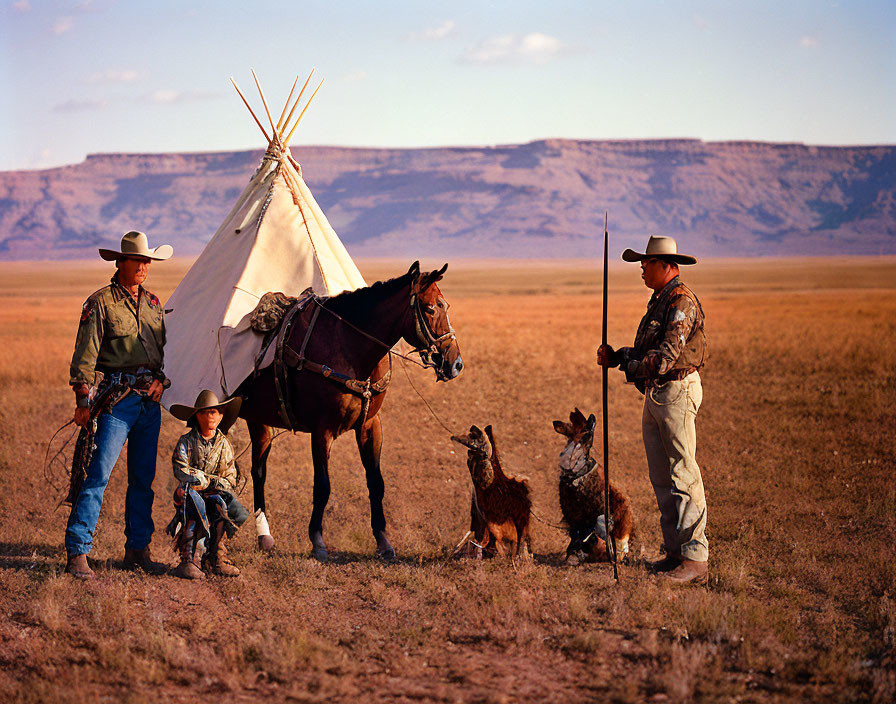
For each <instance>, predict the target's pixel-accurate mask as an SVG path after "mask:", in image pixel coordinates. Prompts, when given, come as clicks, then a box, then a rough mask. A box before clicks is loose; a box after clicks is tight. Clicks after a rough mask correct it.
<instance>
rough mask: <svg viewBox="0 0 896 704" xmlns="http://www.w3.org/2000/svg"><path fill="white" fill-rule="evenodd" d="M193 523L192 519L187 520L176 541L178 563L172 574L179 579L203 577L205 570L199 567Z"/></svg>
mask: <svg viewBox="0 0 896 704" xmlns="http://www.w3.org/2000/svg"><path fill="white" fill-rule="evenodd" d="M195 525H196V524H195V522H194V521H187V525H185V526H184V529H183V532H182V533H181V534H180V536H179V538H178V541H177V548H178V551H179V552H180V564H179V565H178V566H177V568H176V569H175V570H174V575H175V576H176V577H180V578H181V579H205V572H203V571H202V570H201V569H199V565H198V559H197V556H196V540H195V535H196V534H195Z"/></svg>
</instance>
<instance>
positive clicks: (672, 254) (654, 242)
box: [622, 235, 697, 264]
mask: <svg viewBox="0 0 896 704" xmlns="http://www.w3.org/2000/svg"><path fill="white" fill-rule="evenodd" d="M622 258H623V259H624V260H625V261H627V262H640V261H641V260H643V259H650V258H656V259H665V260H666V261H667V262H675V263H676V264H696V263H697V257H692V256H691V255H690V254H679V253H678V245H677V244H676V242H675V240H673V239H672V238H671V237H657V236H656V235H651V236H650V239H649V240H648V241H647V250H646V251H645V252H644V254H640V253H639V252H636V251H635V250H633V249H627V250H625V251H624V252H623V253H622Z"/></svg>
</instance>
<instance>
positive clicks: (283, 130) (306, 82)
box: [280, 68, 314, 142]
mask: <svg viewBox="0 0 896 704" xmlns="http://www.w3.org/2000/svg"><path fill="white" fill-rule="evenodd" d="M313 75H314V69H313V68H312V69H311V73H309V74H308V78H306V79H305V85H303V86H302V90H300V91H299V97H298V98H296V102H294V103H293V105H292V110H290V111H289V116H288V117H287V118H286V120H284V121H283V126H282V128H281V129H280V136H281V137H283V133H284V132H285V131H286V128H287V127H288V126H289V121H290V120H291V119H292V114H293V113H294V112H295V111H296V108H297V107H299V101H300V100H301V99H302V93H304V92H305V89H306V88H307V87H308V81H310V80H311V76H313ZM287 102H288V101H287ZM280 141H281V142H282V141H283V140H282V139H281V140H280Z"/></svg>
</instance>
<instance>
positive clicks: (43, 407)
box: [0, 258, 896, 702]
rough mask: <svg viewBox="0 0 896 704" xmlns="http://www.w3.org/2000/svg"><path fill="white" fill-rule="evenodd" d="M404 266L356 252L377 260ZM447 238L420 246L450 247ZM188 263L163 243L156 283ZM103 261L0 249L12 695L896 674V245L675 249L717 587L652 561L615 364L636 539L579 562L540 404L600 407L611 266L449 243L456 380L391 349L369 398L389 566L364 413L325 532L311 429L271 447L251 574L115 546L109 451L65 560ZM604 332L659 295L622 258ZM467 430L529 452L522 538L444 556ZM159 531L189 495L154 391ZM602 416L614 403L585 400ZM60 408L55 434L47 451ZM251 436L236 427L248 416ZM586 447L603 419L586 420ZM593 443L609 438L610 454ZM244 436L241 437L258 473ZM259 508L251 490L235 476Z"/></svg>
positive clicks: (818, 691) (511, 694)
mask: <svg viewBox="0 0 896 704" xmlns="http://www.w3.org/2000/svg"><path fill="white" fill-rule="evenodd" d="M409 264H410V262H386V261H362V262H361V263H360V265H361V269H362V271H363V273H364V274H365V277H366V278H367V280H368V281H374V280H377V279H381V278H388V277H390V276H395V275H399V274H401V273H403V272H404V271H406V270H407V267H408V265H409ZM441 264H442V262H441V261H428V262H424V265H429V266H430V267H431V268H434V267H436V266H438V265H441ZM187 266H188V262H178V261H177V260H175V261H172V262H168V263H157V264H153V266H152V268H151V271H150V277H149V281H148V287H149V288H150V289H151V290H153V291H155V292H156V293H157V294H158V295H159V296H160V297H161V298H162V299H163V300H165V299H166V298H167V296H168V295H169V294H170V293H171V291H172V290H173V289H174V287H175V286H176V284H177V282H178V280H179V279H180V277H181V276H182V275H183V273H184V272H185V271H186V268H187ZM111 273H112V268H111V266H109V265H105V266H104V265H102V264H101V263H82V264H59V263H48V264H38V263H27V264H26V263H22V264H0V399H2V403H0V424H2V430H3V433H2V437H3V442H2V443H0V479H2V484H0V612H2V616H0V664H2V672H0V698H2V699H3V700H4V701H18V702H53V701H65V702H78V701H84V702H87V701H91V702H92V701H98V700H101V701H133V702H141V701H154V702H168V701H171V702H176V701H195V700H197V699H200V698H205V699H208V698H211V699H214V700H226V701H232V702H242V701H257V700H260V699H262V698H265V699H270V700H271V701H299V702H318V701H320V702H323V701H359V700H364V701H368V702H380V701H383V702H410V701H436V702H528V701H531V702H536V701H538V702H543V701H556V702H587V701H632V702H634V701H644V700H651V701H756V702H771V701H775V702H778V701H785V702H787V701H791V702H798V701H824V702H830V701H879V702H889V701H892V700H893V698H894V696H896V654H894V650H896V554H894V544H896V483H894V467H896V442H894V431H896V295H894V294H896V259H893V258H876V259H874V258H854V259H853V258H848V259H839V260H832V259H805V260H750V261H747V260H731V261H722V260H707V261H705V262H701V263H700V265H698V266H697V267H694V268H692V269H688V270H685V272H684V273H685V280H686V281H687V282H688V283H690V284H692V287H693V288H694V289H695V291H696V292H697V294H698V295H699V296H700V298H701V300H702V302H703V305H704V308H705V311H706V316H707V335H708V339H709V345H710V357H709V360H708V363H707V366H706V369H705V371H704V373H703V382H704V392H705V397H704V401H703V406H702V408H701V410H700V413H699V416H698V421H697V427H698V454H697V458H698V461H699V463H700V466H701V468H702V471H703V476H704V482H705V485H706V492H707V503H708V512H709V513H708V515H709V522H708V537H709V540H710V555H711V557H710V570H711V578H710V585H709V587H708V588H706V589H703V588H690V589H673V588H669V587H668V586H665V585H663V584H658V583H657V582H656V581H655V580H654V579H652V578H650V577H648V575H647V572H646V570H645V566H644V561H645V559H647V558H651V557H654V556H656V555H657V554H658V546H659V542H660V533H659V526H658V518H657V511H656V506H655V501H654V497H653V493H652V490H651V488H650V485H649V482H648V479H647V471H646V465H645V460H644V454H643V448H642V445H641V439H640V412H641V411H640V407H641V397H640V395H639V394H638V392H637V391H636V390H635V388H634V387H632V386H628V385H625V384H624V383H623V379H622V378H621V375H619V374H618V372H615V371H611V374H610V384H609V404H610V415H609V422H610V434H609V438H610V469H611V475H612V476H613V478H614V480H615V481H616V482H618V483H619V484H620V485H621V486H622V487H624V489H625V490H626V491H627V492H628V493H629V494H630V496H631V498H632V503H633V507H634V510H635V512H636V518H637V522H638V531H639V539H638V540H637V541H636V543H635V545H634V548H633V552H632V555H631V557H630V559H629V561H628V562H627V563H626V564H624V565H623V566H622V568H621V570H620V580H619V583H618V584H616V583H614V581H613V578H612V569H611V568H610V567H609V566H608V565H606V564H605V565H586V566H580V567H575V568H571V567H567V566H564V565H563V564H562V556H563V553H564V549H565V546H566V541H565V539H564V536H563V534H562V532H561V531H559V530H557V529H556V528H554V527H552V526H550V525H547V523H557V522H559V519H560V515H559V508H558V500H557V476H558V470H557V457H558V454H559V452H560V451H561V449H562V447H563V439H562V438H561V437H560V436H559V435H557V434H556V433H554V432H553V429H552V427H551V421H552V420H554V419H558V418H566V417H567V416H568V414H569V412H570V411H571V410H572V409H573V408H574V407H579V408H580V409H582V411H584V412H585V413H586V414H587V413H590V412H594V413H596V414H597V415H598V417H599V413H600V393H601V391H600V373H599V369H598V367H597V366H596V365H595V362H594V359H595V349H596V347H597V345H598V344H599V340H600V286H601V275H600V272H599V270H598V267H597V264H596V263H594V262H590V263H589V262H586V263H582V262H575V263H574V262H545V263H535V262H492V261H458V262H452V263H451V265H450V266H449V269H448V272H447V274H446V277H445V279H444V281H443V282H442V283H441V288H442V290H443V292H444V294H445V296H446V298H447V299H448V301H449V302H450V303H451V306H452V307H451V311H450V314H451V319H452V323H453V325H454V327H455V328H456V329H457V333H458V338H459V342H460V346H461V351H462V354H463V358H464V360H465V364H466V369H465V371H464V374H463V376H462V377H461V378H460V379H458V380H456V381H454V382H451V383H448V384H441V383H440V384H436V383H435V381H434V379H433V375H432V372H431V371H429V370H421V369H419V368H417V367H414V366H410V365H406V364H403V363H402V362H401V361H400V360H396V364H395V373H394V380H393V383H392V386H391V388H390V390H389V395H388V397H387V400H386V404H385V407H384V409H383V411H382V419H383V425H384V430H385V436H386V440H385V445H384V452H383V474H384V477H385V481H386V516H387V519H388V521H389V529H388V530H389V534H390V538H391V540H392V543H393V545H394V546H395V548H396V550H397V551H398V554H399V561H398V562H397V563H396V564H383V563H381V562H379V561H377V560H375V559H374V558H373V549H374V542H373V539H372V536H371V534H370V529H369V511H368V501H367V492H366V486H365V484H364V474H363V470H362V468H361V465H360V461H359V460H358V457H357V451H356V448H355V444H354V439H353V437H352V436H351V435H348V436H344V437H343V438H341V439H340V440H338V441H337V442H336V444H335V446H334V450H333V455H332V461H331V481H332V485H333V492H332V496H331V499H330V504H329V507H328V510H327V514H326V517H325V522H324V529H325V536H326V538H327V540H328V542H329V545H330V547H331V549H333V550H335V551H336V552H337V556H336V558H335V559H334V560H333V561H332V562H330V563H327V564H320V563H318V562H315V561H314V560H312V559H311V558H310V557H309V543H308V540H307V536H306V533H307V530H306V526H307V522H308V517H309V515H310V510H311V476H312V470H311V461H310V450H309V447H308V438H307V436H303V435H296V436H292V435H290V434H283V435H281V436H280V437H278V438H277V440H276V441H275V443H274V448H273V451H272V454H271V458H270V460H269V463H268V467H269V478H268V484H267V487H268V489H267V496H268V508H269V511H268V513H269V519H270V522H271V528H272V532H273V534H274V537H275V539H276V540H277V549H276V551H275V552H274V553H272V554H261V553H259V552H257V551H256V550H255V549H254V545H255V538H254V531H253V529H252V526H251V525H249V524H247V525H246V527H245V528H244V529H243V530H242V531H240V533H239V534H238V535H237V537H236V539H235V540H234V550H233V557H234V561H235V562H236V564H237V565H238V566H239V567H240V568H241V569H242V571H243V573H242V576H241V577H239V578H237V579H230V580H228V579H225V578H216V579H209V580H208V581H206V582H203V583H198V584H197V583H186V582H184V581H181V580H178V579H177V578H175V577H173V576H170V575H168V576H162V577H155V578H153V577H147V576H142V575H137V574H132V573H129V572H125V571H123V570H121V569H120V568H119V566H118V563H119V561H120V559H121V557H122V554H123V543H124V536H123V525H124V524H123V519H124V491H125V487H126V471H125V467H124V464H123V462H122V461H120V462H119V465H118V466H117V467H116V469H115V471H114V472H113V475H112V479H111V482H110V484H109V487H108V489H107V492H106V498H105V502H104V505H103V512H102V515H101V517H100V523H99V528H98V533H97V536H96V540H95V548H94V551H93V553H92V555H91V557H93V558H96V559H97V560H98V561H99V563H100V568H101V569H100V571H99V573H98V574H99V578H98V579H97V580H96V581H95V582H92V583H79V582H76V581H74V580H73V579H71V578H70V577H68V576H66V575H64V574H63V573H62V570H63V566H64V560H65V555H64V548H63V533H64V527H65V521H66V518H67V513H68V512H67V510H66V509H65V508H61V509H58V510H55V507H56V505H57V503H58V501H59V499H60V498H61V495H62V494H63V493H64V485H65V482H66V481H67V477H66V476H65V471H64V468H62V466H61V465H60V464H58V463H57V464H56V465H54V466H52V467H51V468H50V469H49V470H45V467H44V458H45V453H46V450H47V443H48V440H49V439H50V437H51V436H52V435H53V433H54V431H55V430H56V429H57V428H58V427H59V426H61V425H62V424H63V423H65V422H66V421H68V420H69V419H70V418H71V413H72V405H73V397H72V394H71V392H70V390H69V388H68V386H67V380H68V363H69V359H70V355H71V350H72V345H73V341H74V334H75V330H76V324H77V320H78V314H79V310H80V305H81V303H82V302H83V300H84V298H86V296H87V295H88V294H89V293H91V292H92V291H94V290H95V289H97V288H99V287H101V286H102V285H104V284H105V282H106V281H107V280H108V277H109V276H110V275H111ZM609 288H610V313H609V341H610V343H611V344H614V345H617V346H618V345H621V344H630V341H631V339H632V338H633V336H634V332H635V328H636V326H637V323H638V320H639V319H640V316H641V314H642V313H643V310H644V307H645V304H646V301H647V298H648V296H649V292H648V291H647V290H646V289H645V288H644V287H643V285H642V284H641V281H640V278H639V273H638V270H637V267H636V266H634V265H632V266H625V265H622V264H614V265H613V266H612V268H611V271H610V280H609ZM415 388H416V389H417V390H418V391H419V392H420V393H421V394H422V395H423V396H424V397H425V398H426V399H427V401H428V402H429V404H430V405H431V406H432V408H433V409H434V411H435V412H436V413H437V414H438V416H439V418H440V419H441V420H442V422H444V423H445V425H447V426H448V427H449V428H450V429H451V430H452V431H453V432H455V433H459V432H462V431H465V430H466V429H468V428H469V426H470V424H472V423H476V424H478V425H480V426H483V425H485V424H489V423H491V424H492V425H493V426H494V428H495V433H496V436H497V442H498V443H499V449H500V450H501V451H502V453H503V455H504V459H505V463H506V465H507V467H509V468H510V469H511V470H512V471H513V472H514V473H517V474H524V475H527V476H528V477H529V478H530V482H531V487H532V492H533V495H534V503H535V510H536V511H537V513H538V515H539V516H540V517H541V518H542V519H544V521H546V523H545V522H541V521H538V520H533V537H532V548H533V552H534V554H535V557H534V560H533V561H532V562H530V563H523V564H517V565H512V564H510V563H509V562H503V561H500V560H485V561H483V562H475V561H470V560H462V561H457V560H451V559H449V554H450V552H451V550H452V548H453V547H454V546H455V544H456V543H457V541H458V540H459V539H460V538H461V537H462V536H463V535H464V533H465V532H466V529H467V526H468V523H469V510H470V491H471V484H470V479H469V474H468V472H467V469H466V464H465V458H464V456H463V454H462V453H460V452H458V448H457V446H455V445H454V444H453V443H452V442H451V441H450V439H449V433H448V432H447V431H446V430H445V429H444V428H443V427H442V426H441V425H440V424H439V423H438V422H437V421H436V420H435V419H434V418H433V416H432V415H431V413H430V411H429V410H428V409H427V407H426V406H425V405H424V403H423V401H422V400H421V398H420V396H418V394H417V393H416V391H415ZM163 415H164V417H163V424H162V436H161V439H160V443H159V452H158V463H157V476H156V481H155V491H156V501H155V508H154V519H155V524H156V534H155V538H154V541H153V552H154V556H155V557H156V558H157V559H162V560H165V561H169V562H170V563H171V565H172V566H173V565H174V564H175V562H176V560H175V556H174V553H173V551H172V549H171V546H170V544H169V541H168V539H167V537H166V536H165V535H164V533H163V532H162V529H163V527H164V526H165V524H166V523H167V522H168V520H169V518H170V517H171V514H172V508H171V500H170V497H171V492H172V491H173V489H174V486H175V484H174V479H173V477H172V474H171V467H170V453H171V449H172V447H173V444H174V441H175V439H176V437H177V436H178V435H179V433H181V432H183V431H182V427H183V426H182V424H181V423H179V422H178V421H176V420H175V419H173V418H172V417H171V416H169V415H168V414H167V413H164V414H163ZM598 427H599V426H598ZM70 433H71V427H69V428H67V429H65V430H63V432H61V433H60V434H59V436H57V438H56V440H55V441H54V443H53V445H52V450H53V451H55V450H56V449H58V447H59V445H60V444H61V442H62V441H63V440H64V439H66V438H67V437H68V436H69V435H70ZM234 435H235V443H234V444H235V446H236V450H237V452H239V451H240V450H241V449H242V448H243V447H244V446H245V444H246V442H247V440H248V438H247V433H246V431H245V426H244V425H243V424H242V422H240V423H239V424H238V425H237V429H236V431H235V433H234ZM595 446H596V448H599V447H600V438H599V436H598V438H596V442H595ZM597 454H598V455H599V450H598V451H597ZM247 458H248V453H247V454H246V455H244V456H243V458H242V459H241V463H240V464H241V467H242V470H243V473H244V474H248V461H247ZM241 499H242V500H243V502H244V503H245V504H246V505H247V506H249V507H251V503H252V495H251V488H250V487H246V489H245V490H244V491H243V493H242V495H241Z"/></svg>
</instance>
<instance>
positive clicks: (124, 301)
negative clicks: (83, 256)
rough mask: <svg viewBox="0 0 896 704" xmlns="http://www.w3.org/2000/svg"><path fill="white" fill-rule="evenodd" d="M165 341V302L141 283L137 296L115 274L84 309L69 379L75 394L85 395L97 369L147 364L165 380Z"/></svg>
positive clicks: (105, 370) (118, 368)
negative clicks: (163, 349)
mask: <svg viewBox="0 0 896 704" xmlns="http://www.w3.org/2000/svg"><path fill="white" fill-rule="evenodd" d="M164 345H165V314H164V311H163V309H162V302H161V301H160V300H159V299H158V298H157V297H156V296H155V295H153V294H152V293H150V292H149V291H147V290H146V289H145V288H143V287H142V286H140V288H139V293H138V295H137V299H136V300H135V299H134V297H133V296H132V295H131V294H130V293H129V292H128V290H127V289H125V288H124V286H122V285H121V284H120V283H119V282H118V276H117V274H116V275H115V276H113V277H112V280H111V282H110V283H109V285H108V286H105V287H103V288H101V289H100V290H99V291H97V292H96V293H94V294H93V295H91V296H90V298H88V299H87V300H86V301H85V302H84V306H83V307H82V308H81V322H80V324H79V325H78V336H77V338H76V339H75V352H74V354H73V355H72V364H71V370H70V371H71V379H70V381H69V383H70V384H71V385H72V386H73V387H75V393H76V394H78V395H81V394H86V393H87V387H89V386H90V385H91V384H93V383H94V374H95V372H97V371H102V372H110V371H115V370H123V369H127V370H131V371H132V370H134V369H136V368H138V367H145V368H146V369H148V370H149V371H150V372H152V374H153V376H155V377H156V378H157V379H159V380H160V381H164V379H165V375H164V373H163V371H162V368H163V351H162V348H163V347H164Z"/></svg>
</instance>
